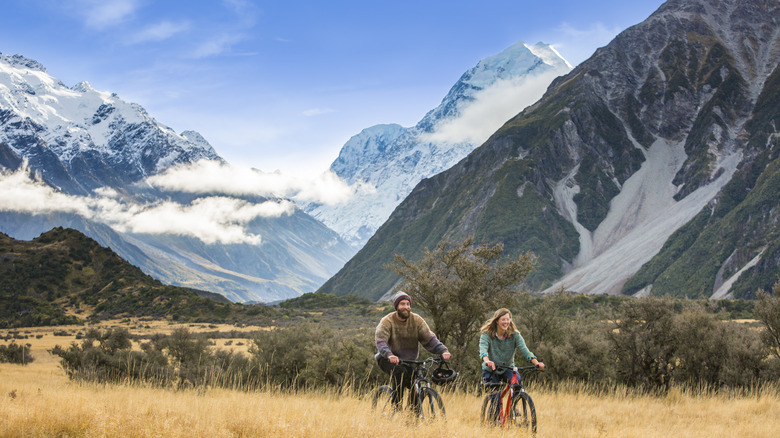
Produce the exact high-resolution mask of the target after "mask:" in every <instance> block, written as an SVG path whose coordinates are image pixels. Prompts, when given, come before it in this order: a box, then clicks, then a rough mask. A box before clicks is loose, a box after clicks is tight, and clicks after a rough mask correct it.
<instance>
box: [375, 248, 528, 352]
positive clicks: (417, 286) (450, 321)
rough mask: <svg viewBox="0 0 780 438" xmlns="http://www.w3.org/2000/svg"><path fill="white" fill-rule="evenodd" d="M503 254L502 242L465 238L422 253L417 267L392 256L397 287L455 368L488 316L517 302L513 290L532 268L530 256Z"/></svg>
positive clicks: (412, 263)
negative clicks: (420, 314)
mask: <svg viewBox="0 0 780 438" xmlns="http://www.w3.org/2000/svg"><path fill="white" fill-rule="evenodd" d="M503 251H504V246H503V245H502V244H500V243H499V244H497V245H495V246H492V247H491V246H488V245H486V244H482V245H479V246H474V238H473V237H468V238H466V239H465V240H463V241H462V242H461V243H460V244H458V245H454V246H453V245H451V243H450V242H449V241H447V240H443V241H441V242H440V243H439V244H438V245H437V246H436V248H435V249H434V250H433V251H430V250H428V249H426V250H425V255H424V257H423V259H422V260H421V261H420V262H419V263H414V262H411V261H409V260H407V259H406V258H405V257H403V256H401V255H395V256H394V259H393V264H392V265H391V266H390V267H391V268H392V269H393V270H395V271H396V272H397V273H398V274H399V275H401V277H402V281H401V285H400V289H401V290H403V291H405V292H406V293H408V294H409V296H410V297H412V302H413V303H414V305H415V306H417V307H419V308H420V309H422V310H423V311H424V312H425V313H426V314H427V315H428V316H429V317H430V321H431V324H432V329H433V330H434V332H435V333H436V335H437V336H438V338H439V340H441V341H442V342H444V343H445V345H447V346H448V348H449V349H450V350H451V351H452V352H453V355H454V357H453V361H454V362H455V363H456V365H460V364H461V363H462V361H463V359H465V357H466V355H468V354H469V346H470V345H471V344H473V343H474V342H476V339H477V337H478V331H479V327H480V325H481V323H482V322H483V320H484V318H485V317H486V315H487V314H488V313H489V312H491V311H494V310H496V309H498V308H501V307H512V306H514V305H515V304H516V303H517V292H518V291H517V289H516V287H517V286H518V284H519V283H520V282H522V281H523V279H525V277H527V276H528V274H529V273H530V272H531V270H532V269H533V257H532V255H531V254H530V253H526V254H525V255H522V256H520V257H518V258H517V259H516V260H503V259H502V257H501V254H502V253H503ZM471 353H473V355H474V356H475V357H476V352H471Z"/></svg>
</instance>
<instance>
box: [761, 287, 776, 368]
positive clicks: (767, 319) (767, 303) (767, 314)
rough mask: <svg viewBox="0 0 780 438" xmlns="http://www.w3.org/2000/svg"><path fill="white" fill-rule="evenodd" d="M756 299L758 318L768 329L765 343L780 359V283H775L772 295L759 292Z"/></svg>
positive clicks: (765, 334)
mask: <svg viewBox="0 0 780 438" xmlns="http://www.w3.org/2000/svg"><path fill="white" fill-rule="evenodd" d="M756 298H758V302H757V303H756V316H758V319H760V320H761V322H763V323H764V326H765V327H766V331H765V332H764V335H763V336H764V342H765V343H766V344H767V346H769V347H770V348H771V349H772V351H774V353H775V356H777V357H778V358H780V282H778V283H775V285H774V287H773V288H772V295H770V294H767V293H766V292H764V291H763V290H759V291H758V293H757V294H756Z"/></svg>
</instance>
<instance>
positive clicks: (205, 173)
mask: <svg viewBox="0 0 780 438" xmlns="http://www.w3.org/2000/svg"><path fill="white" fill-rule="evenodd" d="M146 181H147V182H148V183H149V184H151V185H153V186H155V187H158V188H161V189H164V190H172V191H180V192H185V193H199V194H216V193H218V194H224V195H234V196H244V195H255V196H263V197H273V198H288V199H294V200H296V201H300V202H315V203H318V204H328V205H333V204H338V203H341V202H345V201H347V200H348V199H349V198H350V197H351V196H353V195H354V193H355V191H356V190H357V189H358V188H356V187H351V186H349V185H348V184H347V183H345V182H344V181H343V180H341V179H340V178H339V177H338V176H336V175H335V174H333V173H332V172H330V171H328V172H324V173H322V174H320V175H318V176H316V177H314V178H310V179H306V178H298V177H293V176H289V175H285V174H282V173H281V172H272V173H267V172H262V171H260V170H256V169H250V168H238V167H234V166H231V165H229V164H223V163H220V162H218V161H210V160H201V161H198V162H197V163H193V164H186V165H181V166H176V167H172V168H170V169H168V170H167V171H165V172H163V173H161V174H158V175H155V176H152V177H150V178H148V179H147V180H146Z"/></svg>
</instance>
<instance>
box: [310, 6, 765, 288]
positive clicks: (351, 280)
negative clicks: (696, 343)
mask: <svg viewBox="0 0 780 438" xmlns="http://www.w3.org/2000/svg"><path fill="white" fill-rule="evenodd" d="M778 22H780V4H778V2H776V1H772V2H767V1H764V0H670V1H668V2H667V3H665V4H664V5H662V6H661V7H660V8H659V9H658V10H657V11H656V12H655V13H653V14H652V15H651V16H650V17H649V18H648V19H647V20H645V21H644V22H642V23H640V24H638V25H636V26H633V27H631V28H629V29H626V30H625V31H623V32H622V33H621V34H620V35H618V36H617V37H616V38H615V39H614V40H613V41H612V42H610V44H609V45H607V46H606V47H603V48H600V49H598V50H597V51H596V52H595V53H594V55H593V56H591V58H589V59H588V60H587V61H585V62H583V63H582V64H580V65H579V66H577V67H576V68H575V69H573V70H572V71H571V72H570V73H569V74H567V75H565V76H563V77H560V78H558V79H556V80H555V81H553V82H552V84H551V85H550V87H549V88H548V89H547V91H546V92H545V94H544V96H543V97H542V98H541V99H540V100H539V101H538V102H536V103H535V104H533V105H532V106H530V107H528V108H526V109H525V110H524V111H522V112H521V113H519V114H518V115H517V116H516V117H514V118H512V119H511V120H509V121H508V122H507V123H506V124H505V125H503V126H502V127H501V128H500V129H498V130H497V131H496V132H495V133H494V134H493V135H492V136H491V137H490V138H489V139H488V140H487V141H486V142H485V143H484V144H482V145H481V146H480V147H479V148H477V149H476V150H475V151H473V152H472V153H471V154H469V155H468V156H467V157H466V158H465V159H463V160H462V161H460V162H459V163H457V164H456V165H455V166H453V167H452V168H450V169H448V170H446V171H444V172H442V173H440V174H437V175H435V176H433V177H431V178H428V179H425V180H423V181H422V182H420V183H419V184H418V185H417V186H416V187H415V188H414V190H413V191H412V192H411V193H410V194H409V196H408V197H407V198H406V199H405V200H404V201H403V202H402V203H401V204H400V205H399V206H398V207H397V208H396V210H395V211H394V212H393V214H392V215H391V216H390V218H389V219H388V220H387V221H386V222H385V223H384V224H383V225H382V226H381V227H380V228H379V230H378V231H377V232H376V234H375V235H374V236H373V237H372V238H371V239H370V240H369V241H368V242H367V244H366V245H365V246H364V247H363V249H362V250H361V251H360V252H358V254H357V255H356V256H355V257H353V258H352V259H351V260H350V261H349V262H348V263H347V264H346V265H345V266H344V268H342V270H341V271H339V273H337V274H336V275H335V276H334V277H333V278H331V279H330V280H329V281H328V282H326V283H325V284H324V285H323V286H322V287H321V288H320V291H322V292H335V293H339V294H341V293H344V294H346V293H355V294H362V295H363V296H365V297H370V298H372V299H378V298H380V297H382V296H383V295H384V294H386V293H387V292H388V291H390V290H391V289H392V287H393V286H394V284H395V283H396V282H397V280H398V278H397V276H396V275H395V274H394V273H392V272H390V271H388V270H386V269H383V266H384V265H385V264H387V263H389V262H391V261H392V257H393V254H403V255H404V256H406V257H407V258H409V259H417V258H419V257H420V256H421V255H422V253H423V251H424V250H425V249H426V248H432V247H434V246H435V245H436V244H437V243H438V242H439V241H441V240H442V239H448V240H450V241H457V240H460V239H463V238H464V237H466V236H468V235H474V236H475V238H476V240H477V242H486V243H491V244H495V243H499V242H500V243H503V245H504V249H505V255H507V256H512V257H515V256H517V255H519V254H522V253H525V252H526V251H531V252H533V253H534V254H535V256H536V258H537V269H536V270H535V271H534V273H533V274H532V275H531V276H529V278H527V283H526V287H528V288H530V289H532V290H536V291H551V290H555V289H556V288H558V287H560V286H563V287H565V288H566V289H567V290H571V291H575V292H580V293H590V294H598V293H606V294H621V293H622V294H630V295H646V294H657V295H674V296H685V297H706V298H710V297H712V298H721V297H732V296H733V297H747V298H749V297H751V296H754V294H755V292H756V290H757V289H758V288H759V287H760V288H763V289H765V290H771V286H772V284H774V283H775V282H776V281H777V280H778V278H779V277H780V263H778V262H780V239H778V231H780V230H779V229H778V211H780V209H778V205H779V204H780V203H779V202H778V201H779V200H780V168H779V167H780V161H778V153H779V151H780V147H779V146H780V136H778V133H777V126H780V120H779V119H780V68H778V61H780V32H778V27H777V23H778Z"/></svg>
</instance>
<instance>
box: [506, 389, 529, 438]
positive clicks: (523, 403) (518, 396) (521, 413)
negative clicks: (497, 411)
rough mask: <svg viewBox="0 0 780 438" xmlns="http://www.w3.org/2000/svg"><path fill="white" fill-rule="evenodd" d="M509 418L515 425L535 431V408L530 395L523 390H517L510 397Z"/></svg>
mask: <svg viewBox="0 0 780 438" xmlns="http://www.w3.org/2000/svg"><path fill="white" fill-rule="evenodd" d="M510 415H511V418H510V419H509V420H510V421H511V422H512V424H514V425H515V426H518V427H521V428H523V429H528V430H530V431H531V432H532V433H536V408H535V407H534V401H533V400H531V396H530V395H528V393H525V392H517V393H515V396H514V397H513V398H512V411H511V414H510Z"/></svg>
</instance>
